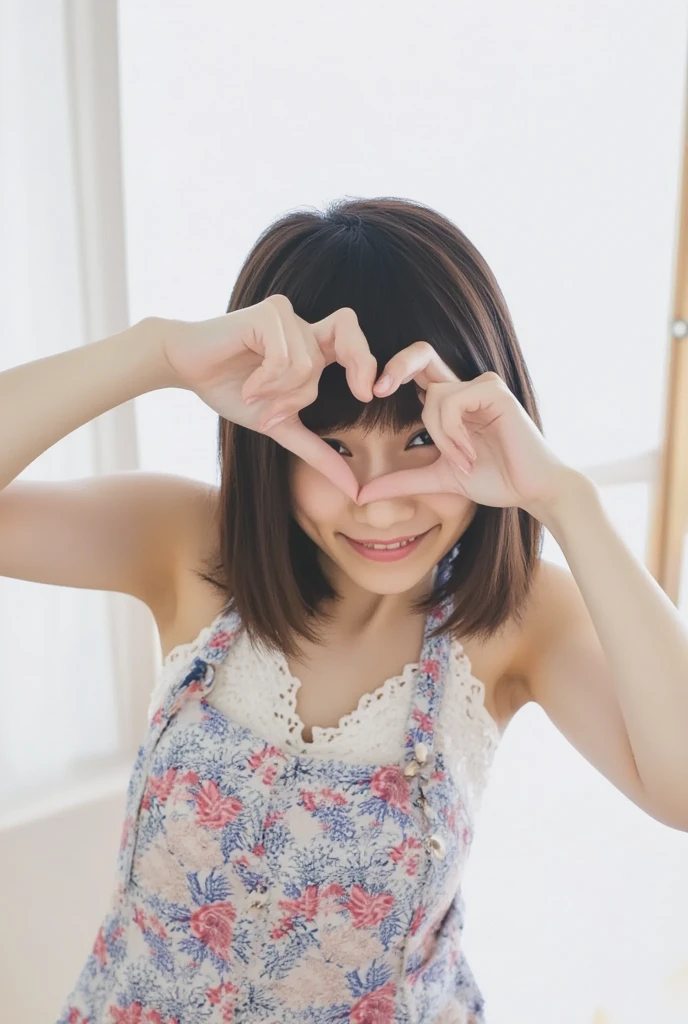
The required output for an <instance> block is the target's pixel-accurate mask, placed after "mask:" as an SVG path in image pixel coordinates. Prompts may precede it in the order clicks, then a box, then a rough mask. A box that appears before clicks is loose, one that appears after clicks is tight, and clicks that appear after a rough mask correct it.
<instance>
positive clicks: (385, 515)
mask: <svg viewBox="0 0 688 1024" xmlns="http://www.w3.org/2000/svg"><path fill="white" fill-rule="evenodd" d="M323 437H324V439H325V440H326V441H327V442H328V443H329V444H330V445H331V446H332V447H333V448H334V449H335V451H336V452H338V454H340V455H341V457H342V458H344V459H347V461H348V464H349V466H350V468H351V471H352V472H353V474H354V476H355V477H356V479H357V480H358V483H359V486H363V484H365V483H366V482H367V481H369V480H372V479H374V478H375V477H378V476H383V475H385V474H386V473H393V472H395V471H396V470H400V469H415V468H418V467H421V466H427V465H429V464H430V463H431V462H434V461H435V459H437V458H438V457H439V451H438V449H437V448H436V447H435V445H434V443H433V441H432V438H431V437H430V435H429V433H428V432H427V430H426V429H425V427H424V426H423V423H422V420H419V422H418V424H416V425H415V426H413V427H410V428H408V429H406V430H404V431H402V432H400V433H394V432H392V431H389V430H385V431H370V432H369V433H367V434H366V433H365V432H364V431H363V430H362V429H361V428H360V427H351V428H348V429H346V430H338V431H336V432H332V433H331V434H325V435H323ZM291 484H292V500H293V513H294V517H295V519H296V521H297V522H298V524H299V526H301V528H302V529H303V530H304V531H305V533H307V534H308V536H309V537H310V538H311V540H313V541H314V542H315V544H317V545H318V547H319V548H320V550H321V553H322V556H324V565H323V568H324V569H325V570H326V571H327V570H330V573H331V572H332V570H333V568H334V567H335V566H336V567H337V568H338V569H339V570H340V571H341V572H343V573H345V575H346V576H347V577H349V579H351V580H352V581H353V582H355V583H357V584H358V585H359V586H360V587H362V588H363V589H364V590H367V591H370V592H371V593H374V594H400V593H403V592H404V591H407V590H410V589H411V588H413V587H414V586H416V585H417V584H418V583H419V582H420V581H421V580H423V579H424V578H425V577H426V576H428V574H429V573H431V572H432V570H433V569H434V567H435V566H436V565H437V563H438V562H439V561H440V559H441V558H442V556H443V555H445V554H446V553H447V552H448V551H450V550H451V548H452V547H453V546H454V544H455V543H456V541H457V540H458V538H459V537H460V536H461V535H462V534H463V532H464V531H465V529H466V527H467V526H468V525H469V523H470V522H471V520H472V519H473V516H474V515H475V511H476V508H477V506H476V504H475V502H472V501H470V500H469V499H468V498H463V497H461V496H460V495H458V494H418V495H409V496H407V497H400V498H392V499H386V500H384V501H371V502H369V503H368V504H366V505H356V504H355V503H354V502H353V501H351V499H350V498H348V497H347V496H346V495H345V494H344V493H343V492H342V491H340V490H339V488H338V487H336V486H335V485H334V484H333V483H331V482H330V481H329V480H328V479H327V478H326V477H324V476H322V474H320V473H318V471H317V470H315V469H313V467H312V466H309V465H308V463H306V462H304V461H303V460H302V459H299V458H297V457H296V456H292V476H291ZM409 538H416V539H415V540H413V541H411V542H410V543H406V541H408V540H409ZM361 542H365V544H366V545H372V544H377V545H389V544H399V543H400V542H401V546H398V547H396V548H389V547H387V548H385V549H380V548H377V549H372V548H371V547H366V546H364V544H363V543H361ZM328 560H329V563H328ZM321 561H323V558H322V557H321ZM331 563H334V565H332V564H331ZM335 575H336V573H335Z"/></svg>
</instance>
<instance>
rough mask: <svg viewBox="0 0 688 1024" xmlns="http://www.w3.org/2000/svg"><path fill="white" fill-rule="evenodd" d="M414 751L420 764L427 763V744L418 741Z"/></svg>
mask: <svg viewBox="0 0 688 1024" xmlns="http://www.w3.org/2000/svg"><path fill="white" fill-rule="evenodd" d="M414 753H415V755H416V761H417V762H418V764H425V762H426V761H427V759H428V748H427V747H426V745H425V744H424V743H416V745H415V748H414Z"/></svg>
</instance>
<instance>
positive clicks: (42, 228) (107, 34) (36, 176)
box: [0, 0, 154, 821]
mask: <svg viewBox="0 0 688 1024" xmlns="http://www.w3.org/2000/svg"><path fill="white" fill-rule="evenodd" d="M115 15H116V8H115V5H114V3H104V4H102V6H99V7H97V10H96V5H92V6H91V8H90V9H89V5H88V4H84V3H77V4H74V3H67V4H59V3H53V2H41V0H29V2H27V3H22V4H19V3H16V2H13V0H1V2H0V289H1V291H0V369H3V370H4V369H8V368H9V367H11V366H14V365H17V364H19V363H25V362H29V361H31V360H34V359H39V358H41V357H43V356H48V355H51V354H53V353H56V352H60V351H64V350H65V349H69V348H72V347H74V346H77V345H80V344H83V343H84V342H88V341H95V340H97V339H98V338H100V337H105V336H106V335H108V334H112V333H115V332H116V331H119V330H121V329H122V327H124V326H126V324H127V323H128V322H129V321H128V308H127V301H126V287H125V265H124V246H123V217H122V205H121V189H120V175H121V169H120V165H119V161H118V160H115V161H114V162H113V160H112V156H113V154H114V155H115V156H116V157H118V156H119V150H118V147H119V121H118V116H119V106H118V103H119V101H118V96H117V94H116V93H114V94H113V92H112V88H111V86H112V82H113V79H114V80H115V82H116V72H117V65H116V59H117V50H116V33H115V35H113V34H112V30H113V29H115V28H116V17H115ZM132 438H134V441H133V442H132ZM9 440H10V442H11V439H9ZM137 460H138V454H137V448H136V444H135V434H134V410H133V403H127V405H126V406H122V407H121V408H119V409H116V410H115V411H114V412H112V413H108V414H106V415H105V416H103V417H100V418H99V420H97V421H94V422H92V423H90V424H86V425H84V426H83V427H81V428H80V429H78V430H76V431H74V432H73V433H72V434H70V435H69V436H67V437H66V438H64V439H63V440H61V441H60V442H58V443H57V444H56V445H54V446H53V447H52V448H51V449H49V450H48V451H47V452H45V453H44V454H43V455H41V456H40V457H39V458H38V459H36V460H35V462H33V463H32V464H31V465H30V466H28V467H27V468H26V469H25V470H24V471H23V472H22V473H21V474H20V478H21V479H27V480H49V481H57V480H66V479H73V478H78V477H87V476H92V475H94V474H98V473H101V472H109V471H113V470H117V469H126V468H133V467H135V466H136V465H137ZM133 603H134V602H133V601H132V599H131V598H126V597H124V596H123V595H110V594H105V593H102V592H93V591H84V590H78V589H71V588H64V587H52V586H46V585H42V584H38V583H33V582H27V581H24V580H15V579H9V578H7V577H0V707H1V708H2V712H1V713H0V821H3V820H7V818H8V817H9V819H11V818H12V816H13V815H14V814H15V813H21V814H22V815H23V816H25V817H26V816H30V814H31V810H30V808H31V806H32V805H33V803H34V802H38V803H39V804H40V805H41V806H45V804H46V803H52V802H54V804H55V806H59V805H60V802H61V801H63V800H65V799H66V798H67V793H68V791H69V790H70V789H71V788H73V787H75V786H76V787H77V788H78V787H79V785H82V784H83V785H87V786H89V787H91V788H92V787H93V785H94V782H97V780H98V777H99V776H102V777H103V778H104V777H105V775H106V774H107V773H108V772H110V771H111V770H112V769H113V768H114V767H115V766H125V767H126V766H127V765H128V763H129V759H130V757H131V754H132V750H133V748H134V745H135V742H136V735H137V731H138V729H139V728H140V725H141V718H140V707H139V706H138V705H136V706H135V707H134V708H133V709H132V701H131V690H130V687H131V686H132V685H133V683H134V682H135V683H137V684H138V671H137V670H136V669H135V670H134V674H135V675H136V679H132V676H131V673H122V675H123V676H124V678H122V676H121V675H119V674H118V669H120V670H122V669H124V668H125V666H126V665H127V664H128V663H133V664H134V665H136V664H137V662H136V655H137V654H138V655H139V656H140V658H141V659H142V660H143V661H144V662H145V666H144V671H145V675H146V676H148V673H149V669H150V666H151V663H152V657H153V650H154V648H153V644H152V643H151V636H150V623H146V622H145V620H144V619H143V618H142V616H141V612H140V611H139V610H137V609H135V608H133V607H132V605H133ZM142 645H143V646H142ZM148 682H150V681H149V680H148ZM142 696H143V698H144V699H145V693H144V694H143V695H142ZM134 703H135V704H136V702H134ZM132 710H133V713H134V714H137V715H138V717H137V720H136V722H135V723H131V718H132Z"/></svg>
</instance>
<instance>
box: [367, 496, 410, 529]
mask: <svg viewBox="0 0 688 1024" xmlns="http://www.w3.org/2000/svg"><path fill="white" fill-rule="evenodd" d="M415 514H416V510H415V506H414V503H413V500H412V499H409V498H392V499H389V498H388V499H385V500H384V501H369V502H367V503H366V504H365V505H353V506H352V515H353V519H354V521H355V522H357V523H360V524H361V526H372V527H373V528H374V529H375V530H390V529H391V528H392V527H393V526H396V525H400V524H402V523H410V522H411V520H412V519H413V517H414V516H415Z"/></svg>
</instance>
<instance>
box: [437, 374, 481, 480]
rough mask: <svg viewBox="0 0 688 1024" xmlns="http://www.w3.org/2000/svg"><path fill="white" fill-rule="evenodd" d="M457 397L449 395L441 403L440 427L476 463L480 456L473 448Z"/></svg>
mask: <svg viewBox="0 0 688 1024" xmlns="http://www.w3.org/2000/svg"><path fill="white" fill-rule="evenodd" d="M431 390H432V389H431ZM457 397H458V396H456V395H452V396H449V395H447V396H446V397H445V400H444V401H442V402H440V405H439V418H440V425H441V427H442V430H443V432H444V434H445V436H446V437H447V438H448V439H449V440H450V441H452V442H453V443H454V444H456V445H458V447H459V448H460V449H461V451H462V452H464V453H465V454H467V455H468V456H469V458H470V459H471V461H473V462H475V460H476V459H477V458H478V455H477V452H476V450H475V448H474V447H473V444H472V442H471V437H470V434H469V433H468V430H467V429H466V425H465V423H464V422H463V418H462V415H461V414H462V412H463V410H462V408H461V404H460V402H459V401H457V400H456V399H457Z"/></svg>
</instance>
